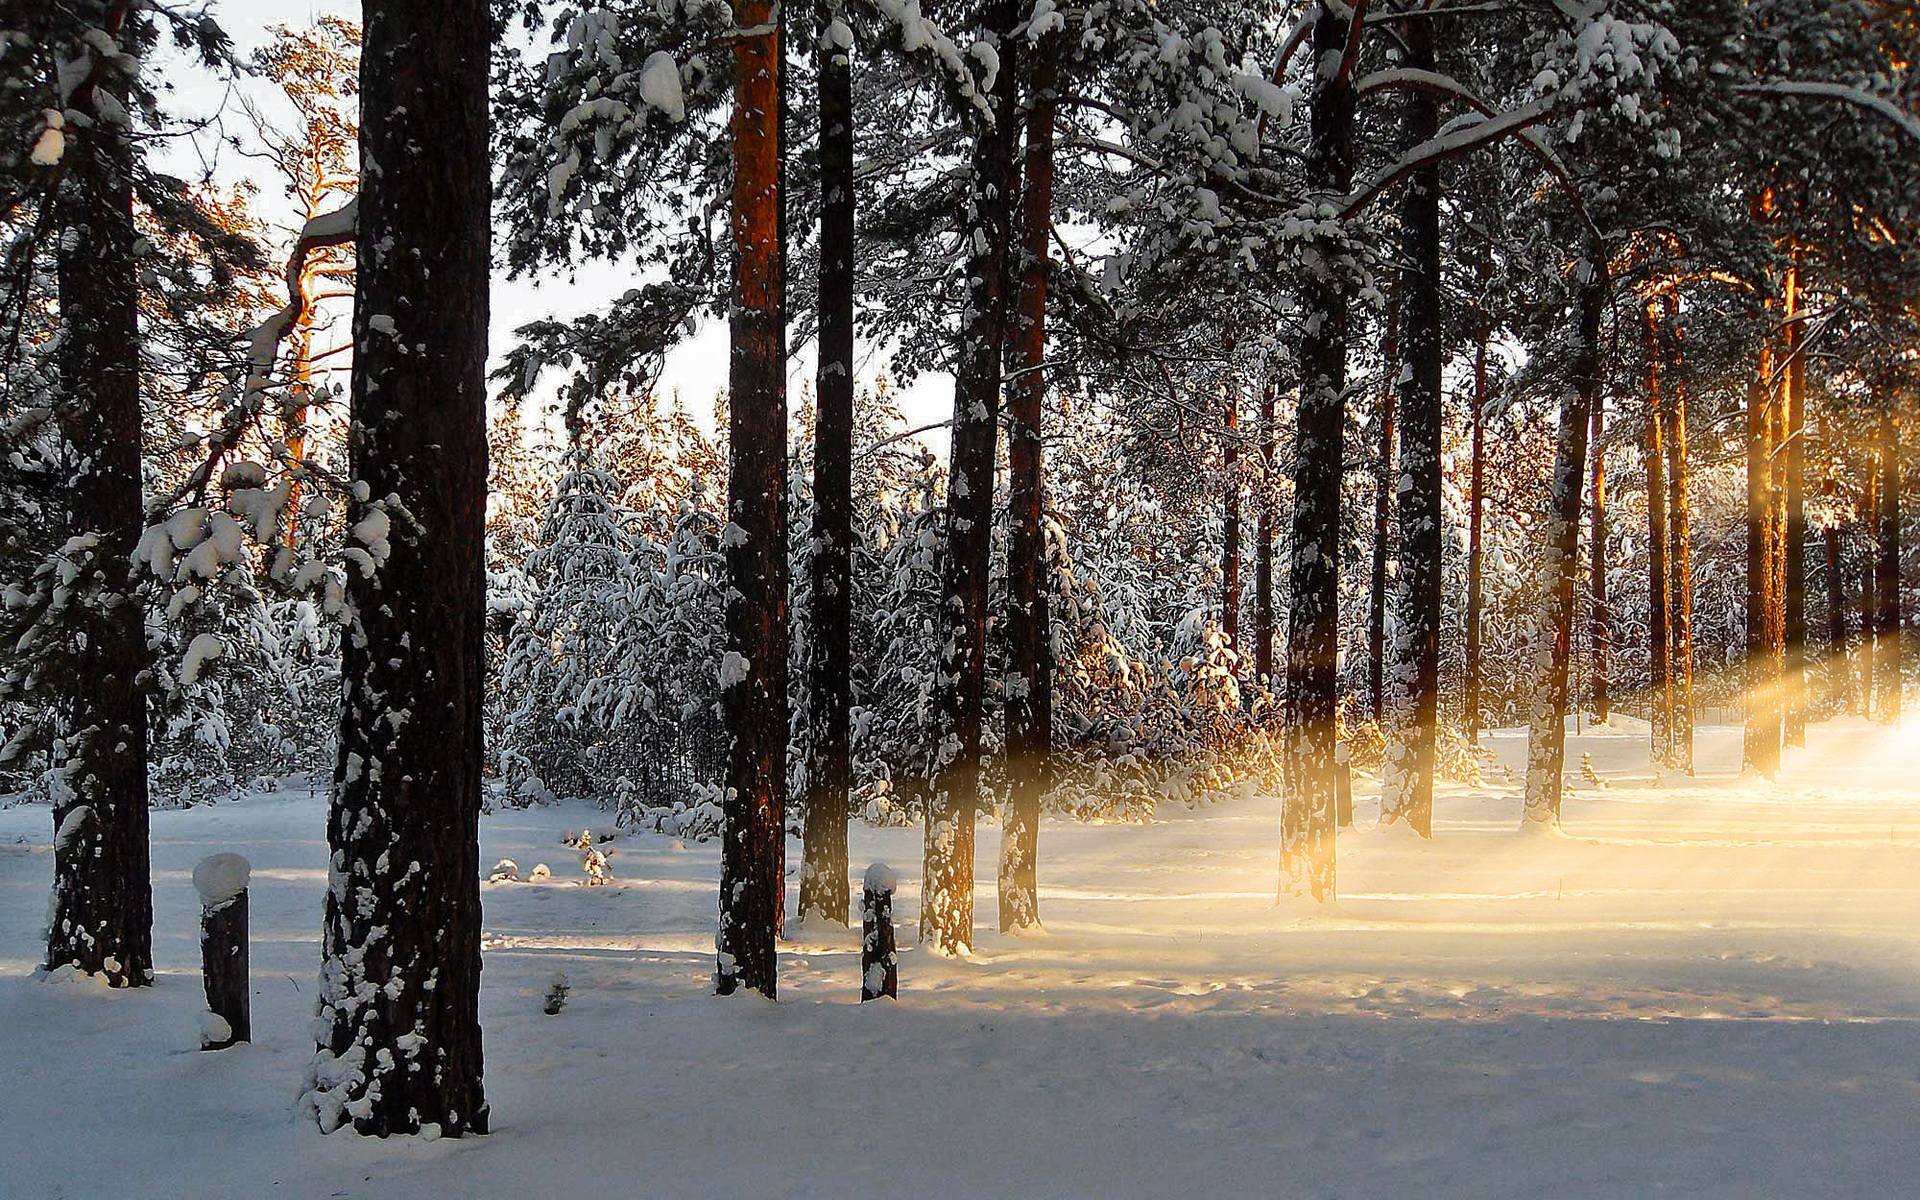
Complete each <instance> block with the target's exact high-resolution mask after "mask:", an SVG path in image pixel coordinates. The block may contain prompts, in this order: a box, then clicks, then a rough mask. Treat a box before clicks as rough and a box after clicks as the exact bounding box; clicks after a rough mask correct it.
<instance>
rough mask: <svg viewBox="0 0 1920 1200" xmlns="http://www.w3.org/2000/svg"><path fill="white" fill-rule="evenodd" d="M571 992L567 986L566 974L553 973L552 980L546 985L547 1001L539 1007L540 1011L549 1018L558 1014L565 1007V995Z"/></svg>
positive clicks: (563, 972) (562, 972) (560, 972)
mask: <svg viewBox="0 0 1920 1200" xmlns="http://www.w3.org/2000/svg"><path fill="white" fill-rule="evenodd" d="M571 990H572V989H571V988H569V987H568V986H567V973H566V972H565V971H555V972H554V973H553V978H552V979H551V980H550V981H548V983H547V1000H546V1003H545V1004H543V1005H541V1007H540V1011H541V1012H544V1013H546V1014H547V1015H548V1016H550V1017H551V1016H553V1015H554V1014H555V1013H558V1012H559V1011H560V1010H561V1009H563V1008H565V1007H566V1006H567V993H568V992H569V991H571Z"/></svg>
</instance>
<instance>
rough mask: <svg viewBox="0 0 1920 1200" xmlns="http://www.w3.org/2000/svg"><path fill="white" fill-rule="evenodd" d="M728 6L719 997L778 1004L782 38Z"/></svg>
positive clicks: (783, 780)
mask: <svg viewBox="0 0 1920 1200" xmlns="http://www.w3.org/2000/svg"><path fill="white" fill-rule="evenodd" d="M774 16H775V14H774V11H773V5H772V3H771V0H734V4H733V17H734V25H735V27H736V28H738V29H741V30H746V31H751V32H750V33H746V34H743V35H742V36H741V37H739V38H736V39H735V40H734V42H733V58H734V108H733V125H732V142H733V198H732V202H733V212H732V225H733V242H734V248H735V250H734V281H733V285H734V295H733V304H732V316H731V319H730V327H731V334H732V341H733V345H732V351H731V354H730V361H729V368H728V388H729V393H730V403H729V405H728V420H727V435H728V446H729V464H730V465H729V473H728V479H727V517H728V523H729V526H730V528H729V530H728V533H727V536H726V537H724V538H722V539H721V540H722V543H723V544H724V546H725V549H726V559H727V598H726V627H727V649H726V654H725V656H724V657H723V659H722V661H721V664H720V676H721V685H722V686H721V689H720V709H721V719H722V721H723V722H724V723H725V726H726V729H727V733H728V739H727V771H726V787H727V791H726V801H725V810H726V828H725V832H724V834H723V836H722V839H721V848H720V930H719V936H718V938H717V939H716V947H717V950H718V955H717V959H716V967H715V972H714V990H715V991H717V992H718V993H720V994H721V995H728V994H731V993H732V992H734V991H736V990H738V989H740V988H743V987H744V988H750V989H752V990H754V991H758V992H760V993H762V994H764V995H766V996H767V997H769V998H771V997H773V996H774V995H776V993H777V992H778V988H779V980H778V965H779V953H778V949H777V945H776V939H777V938H778V936H779V927H780V918H781V913H782V903H781V898H782V890H783V885H782V878H783V876H784V874H785V871H784V859H785V855H786V830H785V808H786V789H787V550H786V547H787V503H786V479H787V395H786V379H787V372H786V355H785V353H784V349H785V335H784V331H783V321H782V314H783V313H784V311H785V301H784V296H785V291H786V280H785V277H784V273H783V271H782V269H781V268H782V262H783V260H784V257H785V255H784V252H783V248H782V246H781V244H780V229H781V216H780V213H781V208H782V204H781V196H780V161H781V153H780V128H779V123H780V90H781V89H780V67H781V47H780V30H779V25H778V23H777V22H776V21H775V20H774Z"/></svg>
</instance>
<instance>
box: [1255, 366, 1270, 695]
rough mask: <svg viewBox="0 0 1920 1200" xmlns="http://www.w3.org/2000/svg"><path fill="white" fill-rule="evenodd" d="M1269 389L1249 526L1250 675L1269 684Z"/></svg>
mask: <svg viewBox="0 0 1920 1200" xmlns="http://www.w3.org/2000/svg"><path fill="white" fill-rule="evenodd" d="M1273 389H1274V383H1273V380H1272V378H1268V379H1267V381H1266V383H1265V385H1264V386H1263V387H1262V388H1261V391H1260V495H1259V503H1258V507H1257V508H1256V510H1255V511H1256V516H1255V517H1254V526H1253V677H1254V680H1255V681H1256V682H1257V683H1258V684H1259V685H1260V686H1261V687H1265V688H1270V687H1272V686H1273V496H1274V462H1273V399H1274V397H1273Z"/></svg>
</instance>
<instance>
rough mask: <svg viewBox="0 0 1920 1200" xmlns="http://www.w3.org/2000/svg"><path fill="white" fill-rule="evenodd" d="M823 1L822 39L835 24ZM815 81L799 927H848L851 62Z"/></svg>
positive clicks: (828, 44)
mask: <svg viewBox="0 0 1920 1200" xmlns="http://www.w3.org/2000/svg"><path fill="white" fill-rule="evenodd" d="M840 7H841V6H840V4H839V3H837V0H829V3H827V4H826V5H824V6H823V7H822V11H821V12H820V14H819V16H820V26H821V29H822V30H823V31H824V30H826V29H827V28H829V27H830V26H831V23H832V22H834V21H836V20H838V19H839V17H840ZM818 54H819V71H820V297H819V306H820V360H819V373H818V376H817V378H816V380H815V384H814V395H815V403H816V407H817V415H816V418H815V421H814V434H813V552H812V554H811V555H810V557H809V559H808V572H809V575H810V578H809V579H808V590H809V592H810V593H811V595H812V597H813V645H812V647H811V650H812V653H811V654H810V656H809V657H808V661H807V667H808V680H807V684H808V687H807V690H808V693H809V696H810V699H811V702H812V704H811V707H812V710H813V722H812V724H813V761H812V762H811V763H809V764H808V768H807V796H806V834H805V844H804V846H803V847H802V853H801V865H800V919H801V920H802V921H803V922H804V921H807V920H819V921H826V922H829V923H831V924H835V925H844V924H846V923H847V905H848V901H849V897H850V893H849V890H848V886H847V788H848V786H849V784H850V782H851V776H852V771H851V768H850V766H849V730H848V719H849V714H850V713H851V711H852V708H853V678H852V663H851V653H850V637H851V629H852V622H853V618H852V598H853V290H854V281H853V237H854V180H853V64H852V61H851V57H852V54H853V50H852V48H851V47H848V46H839V45H835V44H834V43H833V41H832V39H831V38H829V37H827V36H824V34H823V36H822V37H821V38H820V45H819V51H818Z"/></svg>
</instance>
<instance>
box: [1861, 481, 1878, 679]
mask: <svg viewBox="0 0 1920 1200" xmlns="http://www.w3.org/2000/svg"><path fill="white" fill-rule="evenodd" d="M1866 475H1867V486H1866V494H1865V495H1864V496H1862V497H1861V500H1860V512H1861V514H1862V516H1861V520H1860V533H1861V536H1862V540H1863V541H1864V542H1865V543H1866V545H1865V546H1863V547H1862V549H1863V550H1864V551H1865V561H1864V562H1862V564H1861V568H1860V715H1861V716H1864V717H1870V716H1872V715H1873V713H1874V711H1875V710H1874V705H1873V683H1874V674H1873V643H1874V639H1875V638H1876V637H1878V636H1879V634H1878V630H1879V627H1880V618H1879V603H1880V596H1879V591H1880V589H1879V587H1878V585H1877V583H1876V582H1875V581H1876V580H1878V579H1879V578H1880V516H1879V514H1880V475H1879V457H1878V451H1869V452H1868V455H1867V471H1866Z"/></svg>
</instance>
